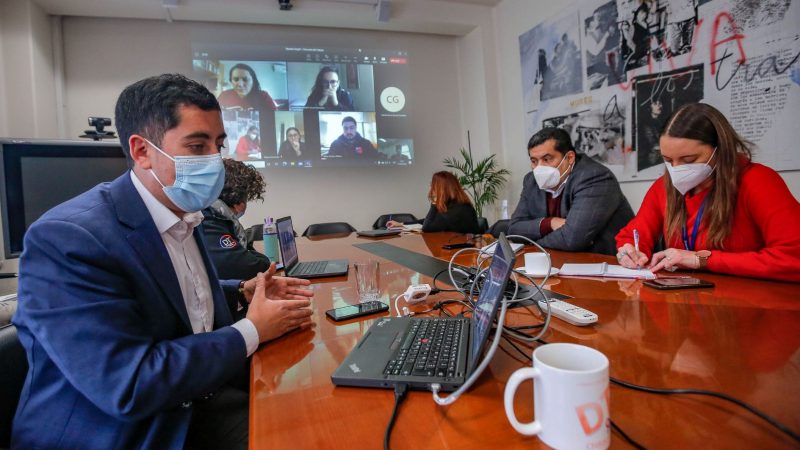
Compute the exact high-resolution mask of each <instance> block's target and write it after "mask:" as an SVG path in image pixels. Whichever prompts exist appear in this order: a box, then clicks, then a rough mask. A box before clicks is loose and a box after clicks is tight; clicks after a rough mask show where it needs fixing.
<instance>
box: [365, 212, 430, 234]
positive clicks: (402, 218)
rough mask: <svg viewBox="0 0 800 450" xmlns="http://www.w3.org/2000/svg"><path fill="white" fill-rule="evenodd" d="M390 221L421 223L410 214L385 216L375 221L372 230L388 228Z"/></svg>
mask: <svg viewBox="0 0 800 450" xmlns="http://www.w3.org/2000/svg"><path fill="white" fill-rule="evenodd" d="M390 220H394V221H395V222H401V223H417V222H419V220H418V219H417V218H416V217H414V215H413V214H408V213H395V214H384V215H382V216H380V217H378V218H377V219H376V220H375V223H373V224H372V229H373V230H377V229H378V228H386V222H388V221H390Z"/></svg>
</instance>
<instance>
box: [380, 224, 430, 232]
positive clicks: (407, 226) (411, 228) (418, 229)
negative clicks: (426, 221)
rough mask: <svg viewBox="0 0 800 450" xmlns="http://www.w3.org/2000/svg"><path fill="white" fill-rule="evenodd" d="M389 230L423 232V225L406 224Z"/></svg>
mask: <svg viewBox="0 0 800 450" xmlns="http://www.w3.org/2000/svg"><path fill="white" fill-rule="evenodd" d="M388 229H389V230H399V231H412V232H419V233H421V232H422V224H421V223H404V224H403V226H401V227H391V228H388Z"/></svg>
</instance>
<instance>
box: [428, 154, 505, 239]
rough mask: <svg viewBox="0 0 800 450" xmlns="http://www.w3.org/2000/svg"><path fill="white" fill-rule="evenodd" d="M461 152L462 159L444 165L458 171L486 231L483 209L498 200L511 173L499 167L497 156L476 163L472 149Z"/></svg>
mask: <svg viewBox="0 0 800 450" xmlns="http://www.w3.org/2000/svg"><path fill="white" fill-rule="evenodd" d="M460 152H461V158H460V159H459V158H445V160H444V165H445V166H446V167H449V168H451V169H454V170H455V171H456V176H457V177H458V181H459V182H460V183H461V186H463V187H464V189H465V190H466V191H467V193H468V194H469V196H470V197H472V202H473V203H474V204H475V212H477V213H478V218H479V220H481V221H482V222H483V225H484V229H485V228H488V225H487V223H486V219H485V218H484V217H483V208H484V206H488V205H491V204H492V203H494V202H495V201H496V200H497V197H498V195H499V194H500V191H501V190H502V189H503V185H505V183H506V181H508V180H507V177H508V176H509V175H511V172H509V171H508V169H501V168H499V167H498V165H497V161H495V159H494V157H495V156H497V155H489V156H488V157H486V158H484V159H481V160H479V161H475V160H474V159H473V158H472V148H470V149H469V150H465V149H464V148H463V147H462V148H461V149H460Z"/></svg>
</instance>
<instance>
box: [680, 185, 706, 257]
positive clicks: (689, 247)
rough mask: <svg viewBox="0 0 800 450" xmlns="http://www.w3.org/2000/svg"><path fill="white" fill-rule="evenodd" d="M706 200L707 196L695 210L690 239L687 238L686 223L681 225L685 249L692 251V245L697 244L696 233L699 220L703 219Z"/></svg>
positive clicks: (698, 228)
mask: <svg viewBox="0 0 800 450" xmlns="http://www.w3.org/2000/svg"><path fill="white" fill-rule="evenodd" d="M706 200H708V197H706V198H704V199H703V203H701V204H700V209H699V210H698V211H697V216H696V217H695V218H694V228H693V229H692V239H691V240H689V233H688V232H687V230H686V224H684V225H683V230H682V231H683V247H684V248H685V249H686V250H689V251H694V246H695V244H697V233H698V232H699V231H700V222H701V221H702V219H703V211H705V209H706Z"/></svg>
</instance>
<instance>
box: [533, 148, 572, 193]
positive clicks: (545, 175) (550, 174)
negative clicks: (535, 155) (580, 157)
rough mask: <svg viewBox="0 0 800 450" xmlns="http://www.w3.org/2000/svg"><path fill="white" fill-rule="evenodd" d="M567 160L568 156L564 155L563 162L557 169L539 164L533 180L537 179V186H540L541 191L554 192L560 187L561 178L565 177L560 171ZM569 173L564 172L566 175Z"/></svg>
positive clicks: (534, 171) (534, 170)
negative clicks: (554, 189)
mask: <svg viewBox="0 0 800 450" xmlns="http://www.w3.org/2000/svg"><path fill="white" fill-rule="evenodd" d="M566 160H567V156H566V155H564V157H563V158H561V162H560V163H558V165H557V166H556V167H550V166H545V165H543V164H539V165H538V166H536V168H535V169H533V178H535V179H536V184H538V185H539V189H544V190H552V189H553V188H555V187H556V186H558V182H559V181H561V177H563V176H564V175H562V174H561V172H560V171H559V170H558V168H559V167H561V164H564V161H566ZM566 173H567V172H564V174H566Z"/></svg>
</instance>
